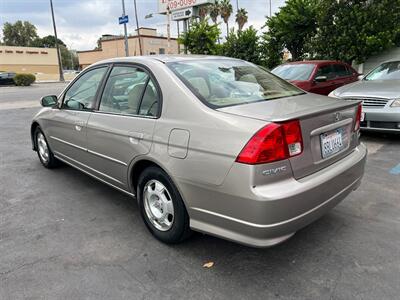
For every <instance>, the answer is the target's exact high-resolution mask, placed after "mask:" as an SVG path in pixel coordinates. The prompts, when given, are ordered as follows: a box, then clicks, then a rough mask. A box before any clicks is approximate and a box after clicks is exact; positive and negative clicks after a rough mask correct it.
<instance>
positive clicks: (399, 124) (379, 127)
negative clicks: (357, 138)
mask: <svg viewBox="0 0 400 300" xmlns="http://www.w3.org/2000/svg"><path fill="white" fill-rule="evenodd" d="M363 111H364V112H365V121H364V122H362V123H361V129H362V130H371V131H387V132H400V108H388V109H386V108H381V109H379V108H376V109H367V108H363Z"/></svg>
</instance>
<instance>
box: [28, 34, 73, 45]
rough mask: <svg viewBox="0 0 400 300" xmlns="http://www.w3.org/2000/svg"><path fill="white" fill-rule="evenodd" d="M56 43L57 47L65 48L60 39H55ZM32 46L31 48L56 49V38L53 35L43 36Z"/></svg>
mask: <svg viewBox="0 0 400 300" xmlns="http://www.w3.org/2000/svg"><path fill="white" fill-rule="evenodd" d="M57 42H58V45H59V46H64V47H66V46H67V45H65V43H64V42H63V41H62V40H60V39H57ZM32 46H33V47H43V48H55V47H56V38H55V36H54V35H48V36H45V37H42V38H40V37H38V38H36V39H35V40H34V41H33V42H32Z"/></svg>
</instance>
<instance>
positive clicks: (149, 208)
mask: <svg viewBox="0 0 400 300" xmlns="http://www.w3.org/2000/svg"><path fill="white" fill-rule="evenodd" d="M137 197H138V202H139V208H140V212H141V215H142V218H143V220H144V222H145V224H146V226H147V228H148V229H149V230H150V232H151V233H152V234H153V235H154V236H155V237H156V238H157V239H159V240H160V241H162V242H164V243H168V244H174V243H178V242H181V241H183V240H184V239H186V238H187V237H188V236H189V235H190V233H191V230H190V228H189V216H188V214H187V211H186V208H185V205H184V203H183V200H182V197H181V196H180V194H179V192H178V190H177V188H176V187H175V185H174V183H173V182H172V180H171V179H170V177H169V176H168V175H167V174H166V173H165V172H164V171H163V170H161V169H160V168H157V167H149V168H147V169H145V170H144V171H143V172H142V174H141V175H140V177H139V181H138V186H137Z"/></svg>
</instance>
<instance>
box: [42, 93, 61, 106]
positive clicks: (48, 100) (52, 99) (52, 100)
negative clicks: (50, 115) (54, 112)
mask: <svg viewBox="0 0 400 300" xmlns="http://www.w3.org/2000/svg"><path fill="white" fill-rule="evenodd" d="M56 104H57V96H56V95H50V96H44V97H42V98H41V99H40V105H42V106H43V107H53V106H54V105H56Z"/></svg>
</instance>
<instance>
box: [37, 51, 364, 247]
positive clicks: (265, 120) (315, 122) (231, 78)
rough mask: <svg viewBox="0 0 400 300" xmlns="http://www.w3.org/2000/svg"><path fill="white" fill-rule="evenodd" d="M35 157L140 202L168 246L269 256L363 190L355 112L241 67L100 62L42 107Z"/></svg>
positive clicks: (225, 62) (179, 59) (191, 60)
mask: <svg viewBox="0 0 400 300" xmlns="http://www.w3.org/2000/svg"><path fill="white" fill-rule="evenodd" d="M41 104H42V106H43V107H44V108H43V109H42V110H41V111H40V112H39V113H38V114H37V115H36V116H35V117H34V119H33V122H32V126H31V136H32V145H33V149H34V150H35V151H37V153H38V156H39V159H40V162H41V163H42V164H43V166H45V167H46V168H53V167H56V166H57V164H59V163H60V162H63V163H66V164H68V165H71V166H73V167H75V168H77V169H79V170H81V171H82V172H84V173H86V174H88V175H90V176H92V177H94V178H96V179H98V180H100V181H101V182H103V183H106V184H108V185H110V186H112V187H114V188H115V189H117V190H120V191H122V192H125V193H127V194H128V195H130V196H132V197H136V199H137V201H138V207H139V209H140V212H141V215H142V217H143V220H144V223H145V224H146V226H147V227H148V229H149V230H150V232H151V233H152V234H153V235H154V236H155V237H156V238H158V239H159V240H161V241H163V242H165V243H177V242H180V241H182V240H184V239H185V238H187V237H189V236H190V233H191V231H192V230H195V231H200V232H203V233H208V234H212V235H215V236H218V237H222V238H225V239H229V240H232V241H236V242H240V243H242V244H246V245H251V246H256V247H267V246H272V245H275V244H278V243H280V242H283V241H285V240H286V239H288V238H289V237H291V236H292V235H293V234H294V233H295V232H296V231H297V230H299V229H301V228H302V227H304V226H306V225H308V224H310V223H311V222H313V221H315V220H316V219H318V218H319V217H321V216H322V215H324V214H325V213H327V212H328V211H329V210H330V209H332V208H333V207H334V206H335V205H337V204H338V203H339V202H340V201H341V200H342V199H344V198H345V197H346V196H347V195H348V194H349V193H350V192H352V191H353V190H355V189H356V188H357V187H358V186H359V185H360V182H361V178H362V176H363V173H364V165H365V160H366V152H367V151H366V148H365V146H364V145H363V144H360V142H359V129H360V117H361V105H360V101H342V100H337V99H333V98H329V97H325V96H318V95H312V94H307V93H305V92H304V91H302V90H300V89H299V88H297V87H295V86H293V85H291V84H290V83H288V82H286V81H284V80H282V79H280V78H278V77H276V76H275V75H272V74H271V73H269V72H267V71H265V70H264V69H262V68H260V67H258V66H256V65H254V64H251V63H249V62H246V61H242V60H237V59H231V58H224V57H212V56H149V57H128V58H117V59H111V60H105V61H101V62H99V63H96V64H94V65H92V66H90V67H88V68H87V69H85V70H84V71H83V72H82V73H81V74H79V76H78V77H77V78H76V79H75V80H74V81H72V82H71V83H70V84H69V85H68V86H67V87H66V89H65V90H64V91H63V92H62V93H61V95H59V96H58V97H57V96H46V97H43V98H42V99H41Z"/></svg>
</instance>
